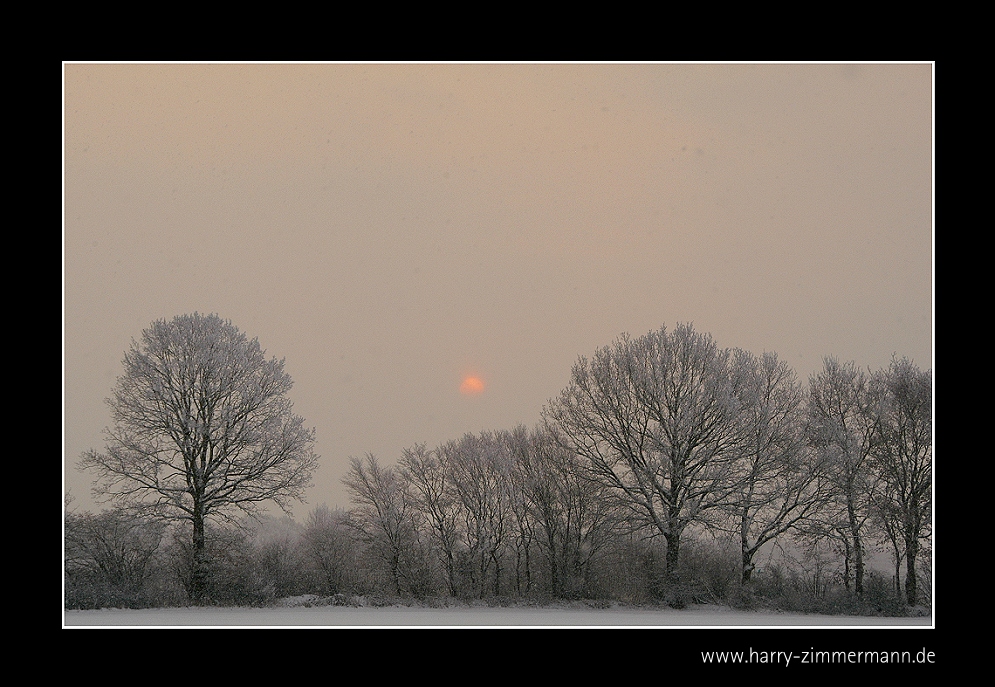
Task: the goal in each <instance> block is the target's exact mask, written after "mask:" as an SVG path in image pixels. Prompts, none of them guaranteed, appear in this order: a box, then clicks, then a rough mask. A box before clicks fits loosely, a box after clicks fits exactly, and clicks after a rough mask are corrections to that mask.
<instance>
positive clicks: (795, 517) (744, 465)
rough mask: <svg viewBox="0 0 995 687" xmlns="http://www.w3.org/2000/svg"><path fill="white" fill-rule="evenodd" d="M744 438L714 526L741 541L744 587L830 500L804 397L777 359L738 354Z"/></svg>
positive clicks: (737, 387)
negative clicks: (774, 548) (768, 549)
mask: <svg viewBox="0 0 995 687" xmlns="http://www.w3.org/2000/svg"><path fill="white" fill-rule="evenodd" d="M733 377H734V386H735V390H736V397H737V399H738V401H739V411H738V413H737V417H738V422H739V440H738V442H737V446H736V449H735V452H734V454H735V462H734V464H733V470H732V472H731V474H730V480H729V482H728V489H729V495H728V498H727V499H726V504H725V505H724V506H723V508H722V511H723V513H724V515H725V517H722V518H720V519H718V521H717V522H716V523H715V524H716V526H717V527H718V529H720V530H725V531H728V532H731V533H733V534H735V535H736V536H737V537H738V539H739V541H740V549H741V558H742V581H743V582H744V583H747V582H749V581H750V579H751V577H752V573H753V569H754V557H755V556H756V554H757V552H758V551H759V550H760V549H761V547H763V546H764V545H765V544H767V543H769V542H771V541H773V540H774V539H776V538H777V537H779V536H780V535H782V534H784V533H786V532H789V531H791V530H792V529H794V528H796V527H798V526H800V525H801V524H803V523H804V522H805V521H806V519H807V518H809V517H811V516H812V515H813V514H814V513H815V512H816V511H817V509H818V507H819V506H820V505H821V504H822V502H823V501H824V499H825V496H824V491H823V489H822V483H823V480H824V475H823V467H824V466H823V464H822V461H821V459H820V457H819V454H818V453H817V452H816V451H813V450H811V449H810V448H809V447H808V446H807V445H806V442H805V436H804V431H803V430H804V419H805V418H804V401H805V396H804V391H803V389H802V387H801V385H800V384H799V383H798V381H797V377H796V375H795V373H794V371H793V370H792V369H791V368H790V367H789V366H788V365H787V363H785V362H784V361H782V360H779V359H778V357H777V355H776V354H774V353H764V354H763V355H760V356H757V355H754V354H753V353H750V352H749V351H744V350H737V351H736V352H735V353H734V356H733Z"/></svg>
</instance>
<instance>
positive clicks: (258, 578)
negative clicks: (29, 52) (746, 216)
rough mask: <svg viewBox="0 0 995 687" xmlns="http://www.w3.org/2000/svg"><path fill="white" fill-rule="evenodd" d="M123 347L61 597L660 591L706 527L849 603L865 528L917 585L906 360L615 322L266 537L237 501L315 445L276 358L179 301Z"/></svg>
mask: <svg viewBox="0 0 995 687" xmlns="http://www.w3.org/2000/svg"><path fill="white" fill-rule="evenodd" d="M124 363H125V373H124V375H122V377H120V378H119V379H118V382H117V385H116V386H115V389H114V395H113V396H112V398H111V399H109V401H108V402H109V404H110V406H111V409H112V413H113V419H114V426H113V427H112V428H110V429H108V430H107V436H108V444H107V447H106V449H105V450H104V451H103V452H96V451H89V452H87V453H86V454H84V456H83V457H82V459H81V465H82V466H83V467H84V468H86V469H89V470H92V471H93V472H94V473H95V474H96V477H97V481H96V489H97V492H98V493H101V494H103V495H104V496H106V497H107V498H108V499H109V500H110V501H111V503H112V505H113V506H114V508H113V509H112V510H110V511H107V512H105V513H101V514H97V515H93V514H90V513H84V514H76V513H73V512H71V510H70V511H67V516H66V575H67V578H66V579H67V604H70V605H73V604H76V605H81V606H82V605H87V604H97V603H100V602H98V601H94V599H100V598H103V599H105V600H106V599H107V598H111V597H114V598H119V599H129V598H131V599H139V598H142V595H143V594H144V595H145V596H144V598H146V599H148V598H155V599H158V600H159V602H162V601H163V599H164V598H166V597H168V596H169V594H167V593H166V592H164V591H162V590H165V589H172V590H173V591H172V592H170V593H172V594H174V595H179V596H184V597H185V598H186V599H188V600H190V601H193V602H194V603H208V602H220V601H222V600H225V599H228V600H229V601H231V600H237V599H239V598H242V599H243V600H244V599H246V598H251V599H257V598H268V596H272V595H273V594H289V593H306V592H314V593H317V592H319V591H320V592H321V593H326V594H337V593H373V592H380V593H388V594H392V595H398V596H420V597H424V596H437V595H443V596H452V597H463V598H466V597H478V598H484V597H495V596H509V595H510V596H518V597H526V598H531V597H547V598H548V597H579V596H587V597H592V596H596V597H612V598H620V599H626V600H636V599H642V598H646V597H647V596H650V597H657V598H660V597H663V598H670V599H671V600H675V599H677V597H679V596H680V594H679V593H678V592H680V590H687V589H689V588H692V587H695V585H698V586H699V587H700V585H701V583H702V581H703V575H704V573H702V570H703V569H704V568H703V567H702V566H701V565H699V564H700V562H701V559H702V551H703V550H704V549H703V548H702V546H703V542H706V541H711V542H713V544H712V545H711V546H712V548H713V549H714V550H716V551H721V552H722V555H721V556H720V557H719V558H721V559H722V560H724V561H726V560H728V551H729V548H728V546H729V542H734V548H735V561H734V565H732V567H731V568H729V570H732V571H733V573H734V579H735V582H736V586H737V587H738V588H739V589H748V588H750V587H751V586H756V579H755V578H756V571H757V568H758V560H759V557H760V555H761V552H765V551H766V552H769V551H771V548H772V547H773V546H779V547H782V549H783V548H786V547H789V546H790V547H795V548H796V549H797V550H798V551H801V552H803V553H804V554H805V555H808V556H809V560H819V561H822V559H823V557H824V555H825V553H826V552H827V551H828V552H834V553H836V554H838V558H839V561H840V563H841V565H840V580H841V581H842V583H843V585H844V586H845V588H846V589H847V590H851V591H852V593H853V594H854V595H855V597H856V598H857V599H861V598H863V596H864V594H865V589H866V586H867V572H866V559H867V553H868V550H869V548H870V547H872V546H874V545H876V544H884V545H886V546H887V547H889V548H890V551H891V553H892V558H893V560H894V561H895V578H894V579H895V580H896V584H897V581H898V580H899V579H901V578H902V576H903V575H902V569H901V566H902V565H903V564H904V589H903V594H904V598H905V601H906V602H907V603H909V604H916V603H918V602H919V601H920V590H919V588H918V586H917V585H918V579H919V575H918V574H917V573H918V571H919V568H920V567H921V566H920V562H921V559H922V556H921V552H922V550H923V547H924V546H926V547H928V546H929V542H930V537H931V530H930V523H931V510H930V509H931V503H932V494H931V483H932V471H931V468H932V380H931V375H930V373H929V372H928V371H927V372H923V371H921V370H920V369H918V368H917V367H916V366H915V365H914V364H913V363H912V362H911V361H909V360H907V359H904V358H902V359H899V358H896V359H894V360H893V361H892V362H891V364H890V365H889V366H888V367H887V368H885V369H882V370H879V371H877V372H870V371H864V370H862V369H860V368H858V367H857V366H856V365H855V364H853V363H840V362H839V361H837V360H835V359H832V358H827V359H826V360H825V364H824V367H823V369H822V370H821V371H820V372H818V373H817V374H814V375H812V376H811V377H810V378H809V380H808V384H807V385H803V384H802V383H801V382H800V381H799V380H798V379H797V377H796V375H795V373H794V372H793V371H792V370H791V369H790V367H789V366H788V365H787V364H785V363H784V362H783V361H781V360H779V359H778V358H777V356H776V355H775V354H773V353H767V354H764V355H760V356H757V355H754V354H753V353H750V352H748V351H743V350H738V349H722V348H719V347H718V345H717V344H716V342H715V341H714V340H713V339H712V337H711V336H709V335H707V334H703V333H700V332H697V331H695V330H694V328H693V327H692V326H690V325H680V326H678V327H677V328H676V329H674V330H672V331H671V330H668V329H666V328H661V329H660V330H658V331H654V332H650V333H649V334H647V335H645V336H642V337H639V338H631V337H628V336H623V337H621V338H619V339H618V340H617V341H615V342H614V343H613V344H612V345H610V346H607V347H605V348H602V349H600V350H598V351H597V352H596V353H595V354H594V356H593V357H591V358H586V357H582V358H580V359H579V360H578V361H577V363H576V364H575V365H574V367H573V370H572V373H571V377H570V381H569V384H568V385H567V387H566V388H565V389H564V390H563V392H562V393H561V394H560V395H559V396H558V397H557V398H555V399H553V400H552V401H551V402H550V403H549V404H548V406H547V407H546V408H545V409H544V412H543V418H542V422H541V423H540V424H539V425H538V426H537V427H535V428H531V429H529V428H526V427H523V426H520V427H516V428H514V429H510V430H501V431H487V432H481V433H477V434H467V435H465V436H463V437H462V438H459V439H454V440H451V441H448V442H445V443H443V444H442V445H440V446H436V447H431V448H430V447H428V446H427V445H424V444H415V445H413V446H412V447H410V448H408V449H406V450H404V451H403V452H402V454H401V456H400V457H399V459H398V460H397V461H396V463H394V464H392V465H385V464H382V463H381V462H380V461H378V459H377V458H376V457H374V456H372V455H368V456H366V457H365V458H363V459H359V458H353V459H351V464H350V468H349V471H348V474H347V475H346V476H345V478H344V479H343V482H344V484H345V485H346V487H347V488H348V490H349V493H350V496H351V499H352V508H351V509H349V510H348V511H329V510H328V509H327V508H319V509H316V510H315V511H312V513H311V514H310V515H309V517H308V521H307V522H306V523H305V524H304V526H303V527H300V526H298V529H297V530H295V532H294V534H293V535H292V536H290V538H289V539H288V540H287V541H284V543H282V544H280V545H279V546H276V548H274V546H275V545H274V544H273V542H272V541H269V542H268V543H266V545H265V546H262V548H260V546H261V545H260V544H259V542H258V541H257V539H258V538H257V539H252V538H251V537H249V536H248V535H247V534H246V530H245V528H244V525H245V522H246V521H245V520H244V517H245V516H254V515H256V514H257V509H258V506H259V505H260V504H262V503H264V502H266V501H275V502H276V503H277V504H279V505H281V506H287V505H288V504H289V502H290V501H291V500H293V499H298V498H300V497H301V495H302V493H303V489H304V488H305V487H306V486H307V485H308V484H309V483H310V477H311V472H312V470H313V469H314V467H315V465H316V462H317V456H316V455H315V454H314V452H313V442H314V431H313V430H307V429H305V428H304V425H303V419H302V418H300V417H299V416H296V415H294V414H293V412H292V406H291V404H290V401H289V400H288V399H287V392H288V391H289V389H290V388H291V380H290V378H289V376H287V375H286V373H285V372H284V370H283V361H280V360H276V359H269V360H267V359H266V357H265V355H264V353H263V351H262V350H261V348H260V347H259V344H258V342H257V341H255V340H252V341H250V340H248V339H247V338H246V337H245V335H244V334H242V333H241V332H240V331H239V330H238V329H237V328H235V327H234V326H233V325H232V324H231V323H230V322H227V321H223V320H221V319H220V318H218V317H217V316H215V315H210V316H201V315H198V314H196V313H195V314H194V315H192V316H181V317H177V318H174V319H173V320H172V321H170V322H166V321H159V322H156V323H153V325H152V327H150V328H149V329H148V330H146V331H145V332H144V333H143V336H142V339H141V341H140V342H134V343H133V344H132V347H131V350H130V351H129V352H128V353H127V355H126V357H125V361H124ZM288 542H289V543H288ZM688 547H690V549H689V548H688ZM715 547H718V548H715ZM820 565H821V562H820ZM718 567H719V568H722V569H726V568H727V567H728V566H726V565H725V563H723V564H721V565H719V566H718ZM705 568H708V569H709V570H712V571H713V573H714V570H715V569H716V566H715V565H710V566H705ZM820 569H821V568H820ZM278 570H279V571H282V572H280V573H279V574H277V573H276V572H274V571H278ZM727 572H728V571H727ZM713 573H709V575H711V576H712V577H713V578H714V577H715V575H714V574H713ZM724 574H725V573H724ZM819 575H821V573H819ZM704 577H708V575H704ZM817 577H818V575H817ZM712 582H713V583H712V584H711V587H712V589H713V590H714V588H715V586H716V585H715V584H714V582H715V580H714V579H713V581H712ZM723 584H724V583H723ZM705 586H706V587H707V586H708V585H707V584H706V585H705ZM151 588H155V589H158V590H159V591H158V592H156V593H155V594H152V595H151V596H149V594H150V592H149V590H150V589H151ZM177 590H181V591H177ZM237 590H241V591H237ZM247 590H249V591H247ZM74 594H75V595H76V597H74V598H76V601H71V600H70V597H72V595H74ZM115 595H116V596H115ZM164 595H165V596H164ZM240 595H241V596H240ZM675 595H676V596H675ZM85 599H89V601H87V600H85ZM133 603H141V601H133Z"/></svg>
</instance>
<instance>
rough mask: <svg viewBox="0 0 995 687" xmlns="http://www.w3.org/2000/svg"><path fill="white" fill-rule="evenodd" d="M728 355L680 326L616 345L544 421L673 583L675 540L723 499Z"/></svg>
mask: <svg viewBox="0 0 995 687" xmlns="http://www.w3.org/2000/svg"><path fill="white" fill-rule="evenodd" d="M729 365H730V351H729V350H728V349H719V347H718V346H717V344H716V343H715V341H714V340H713V339H712V337H711V336H710V335H707V334H703V333H699V332H696V331H695V330H694V328H693V327H692V326H691V325H689V324H682V325H679V326H678V327H677V328H676V329H674V330H673V331H668V330H667V329H666V328H665V327H663V328H661V329H659V330H657V331H654V332H650V333H649V334H646V335H645V336H642V337H640V338H638V339H631V338H629V337H628V336H622V337H621V338H619V339H618V340H617V341H616V342H615V343H614V345H612V346H609V347H606V348H602V349H599V350H598V351H597V352H596V353H595V354H594V357H593V358H592V359H590V360H589V359H587V358H586V357H581V358H580V360H579V361H578V362H577V363H576V364H575V365H574V367H573V371H572V375H571V379H570V383H569V385H568V386H567V388H566V389H565V390H564V391H563V392H562V393H561V394H560V396H559V398H557V399H555V400H554V402H553V403H552V404H551V405H550V406H549V407H548V408H547V411H546V415H547V418H548V420H549V421H550V422H551V423H552V424H554V425H555V426H556V427H557V428H558V429H559V431H560V432H561V433H562V435H563V436H564V437H565V438H566V439H567V441H568V445H569V446H570V448H571V449H572V450H574V451H575V452H576V453H577V454H578V455H580V456H581V457H582V458H583V459H584V461H585V463H586V468H587V469H588V470H589V471H590V474H591V475H592V476H593V477H595V478H597V479H599V480H601V481H603V482H604V484H606V485H608V486H610V487H611V488H613V489H614V490H615V491H616V493H617V494H618V496H619V497H620V499H621V501H622V502H623V503H624V504H625V505H626V507H627V508H628V509H629V512H630V515H631V516H633V517H634V519H636V520H638V521H640V522H642V523H644V524H645V525H646V526H648V527H649V528H651V529H652V530H653V531H655V532H656V533H658V534H659V535H662V536H663V537H664V538H665V539H666V541H667V577H668V579H669V580H670V581H671V582H675V581H676V580H677V563H678V558H679V555H680V545H681V538H682V536H683V534H684V531H685V530H686V529H687V528H688V526H689V525H691V524H692V523H694V522H696V521H699V520H700V519H701V518H702V517H703V515H704V514H705V512H706V511H708V510H709V509H711V508H715V507H717V506H719V505H721V503H722V497H723V496H724V495H725V494H726V493H727V491H728V490H727V489H726V488H725V484H726V482H727V479H728V477H729V473H730V469H731V466H732V460H733V457H734V453H733V448H734V447H735V445H736V440H737V424H736V412H737V399H736V398H735V395H734V393H733V387H732V381H731V376H730V369H729Z"/></svg>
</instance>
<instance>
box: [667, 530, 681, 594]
mask: <svg viewBox="0 0 995 687" xmlns="http://www.w3.org/2000/svg"><path fill="white" fill-rule="evenodd" d="M666 539H667V582H669V583H671V584H675V583H676V582H677V581H678V579H679V578H678V575H677V561H678V558H679V557H680V552H681V535H680V533H675V534H668V535H667V537H666Z"/></svg>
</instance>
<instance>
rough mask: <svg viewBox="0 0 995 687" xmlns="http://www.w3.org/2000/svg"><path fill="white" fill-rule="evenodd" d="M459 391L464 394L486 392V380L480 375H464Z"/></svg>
mask: <svg viewBox="0 0 995 687" xmlns="http://www.w3.org/2000/svg"><path fill="white" fill-rule="evenodd" d="M459 392H460V393H461V394H463V395H464V396H479V395H480V394H482V393H484V381H483V380H482V379H481V378H480V377H473V376H468V377H464V378H463V382H462V383H461V384H460V385H459Z"/></svg>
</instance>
